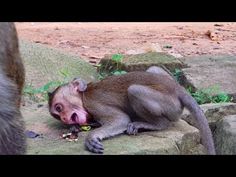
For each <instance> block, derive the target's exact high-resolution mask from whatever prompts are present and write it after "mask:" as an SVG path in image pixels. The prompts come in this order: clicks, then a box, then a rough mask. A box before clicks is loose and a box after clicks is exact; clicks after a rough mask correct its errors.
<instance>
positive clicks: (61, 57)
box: [20, 41, 97, 87]
mask: <svg viewBox="0 0 236 177" xmlns="http://www.w3.org/2000/svg"><path fill="white" fill-rule="evenodd" d="M20 52H21V55H22V58H23V61H24V64H25V69H26V83H27V84H30V83H31V84H32V85H33V86H35V87H40V86H43V85H45V84H46V83H48V82H50V81H58V80H60V81H62V80H64V79H65V78H67V77H68V78H67V79H70V80H71V79H73V78H74V77H78V76H79V77H81V78H83V79H85V80H87V81H91V80H95V79H96V78H97V73H96V68H94V67H93V66H92V65H90V64H89V63H87V62H85V61H83V60H82V59H80V58H79V57H76V56H73V55H70V54H65V53H63V52H61V51H58V50H56V49H53V48H50V47H47V46H45V45H43V44H36V43H32V42H27V41H20Z"/></svg>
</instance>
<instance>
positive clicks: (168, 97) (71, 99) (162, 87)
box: [48, 66, 215, 155]
mask: <svg viewBox="0 0 236 177" xmlns="http://www.w3.org/2000/svg"><path fill="white" fill-rule="evenodd" d="M48 96H49V100H48V104H49V112H50V114H51V115H52V116H53V117H54V118H56V119H58V120H61V121H62V122H64V123H65V124H79V125H86V124H87V123H88V122H89V120H90V119H94V120H96V121H98V122H99V123H100V125H101V127H99V128H96V129H94V130H92V131H91V132H90V133H89V134H88V135H87V137H86V139H85V147H86V149H87V150H89V151H91V152H94V153H103V151H104V148H103V144H102V142H101V141H102V140H103V139H107V138H109V137H112V136H115V135H118V134H122V133H125V132H126V133H127V134H129V135H136V134H137V133H138V132H140V131H148V130H149V131H161V130H164V129H167V128H168V127H169V126H170V125H171V123H172V122H176V121H177V120H179V118H180V116H181V114H182V112H183V108H184V107H186V108H187V109H188V110H189V111H190V112H191V113H192V115H193V117H194V118H195V119H196V120H197V122H198V128H199V129H200V135H201V138H202V143H203V145H204V146H205V148H206V150H207V153H208V154H210V155H214V154H215V147H214V142H213V138H212V132H211V130H210V128H209V124H208V121H207V119H206V117H205V115H204V113H203V111H202V110H201V108H200V107H199V105H198V104H197V102H196V101H195V100H194V99H193V97H192V96H191V95H190V94H188V92H187V91H186V90H185V88H184V87H182V86H180V85H179V84H178V82H177V81H176V80H175V79H174V78H173V77H172V76H171V75H169V74H168V73H167V72H166V71H164V70H163V69H162V68H160V67H156V66H152V67H150V68H148V69H147V71H134V72H129V73H126V74H124V75H119V76H109V77H107V78H105V79H103V80H101V81H98V82H91V83H88V84H87V83H86V82H85V81H83V80H82V79H80V78H77V79H74V80H73V81H71V82H69V83H67V84H64V85H61V86H59V87H57V88H56V89H55V90H54V91H53V92H52V93H48Z"/></svg>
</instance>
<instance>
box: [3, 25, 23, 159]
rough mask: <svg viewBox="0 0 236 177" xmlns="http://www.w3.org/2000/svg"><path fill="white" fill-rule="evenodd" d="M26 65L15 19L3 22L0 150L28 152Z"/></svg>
mask: <svg viewBox="0 0 236 177" xmlns="http://www.w3.org/2000/svg"><path fill="white" fill-rule="evenodd" d="M24 82H25V68H24V64H23V61H22V58H21V55H20V51H19V43H18V35H17V31H16V27H15V24H14V23H8V22H4V23H0V154H1V155H22V154H25V153H26V148H27V145H26V137H25V122H24V120H23V118H22V114H21V111H20V104H21V95H22V90H23V87H24Z"/></svg>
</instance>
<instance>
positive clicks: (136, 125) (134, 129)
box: [126, 118, 170, 135]
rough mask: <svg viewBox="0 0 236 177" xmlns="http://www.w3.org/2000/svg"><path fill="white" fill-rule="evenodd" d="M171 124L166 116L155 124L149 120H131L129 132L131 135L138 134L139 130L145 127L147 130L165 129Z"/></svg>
mask: <svg viewBox="0 0 236 177" xmlns="http://www.w3.org/2000/svg"><path fill="white" fill-rule="evenodd" d="M169 124H170V121H168V120H167V119H166V118H160V121H158V122H156V123H155V124H151V123H148V122H131V123H129V124H128V128H127V131H126V132H127V134H129V135H136V134H137V133H138V130H140V129H145V130H164V129H166V128H167V127H168V126H169Z"/></svg>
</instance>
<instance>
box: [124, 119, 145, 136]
mask: <svg viewBox="0 0 236 177" xmlns="http://www.w3.org/2000/svg"><path fill="white" fill-rule="evenodd" d="M140 125H141V124H140V123H139V122H131V123H129V124H128V127H127V130H126V132H127V134H129V135H137V133H138V129H140V128H142V127H140Z"/></svg>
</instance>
